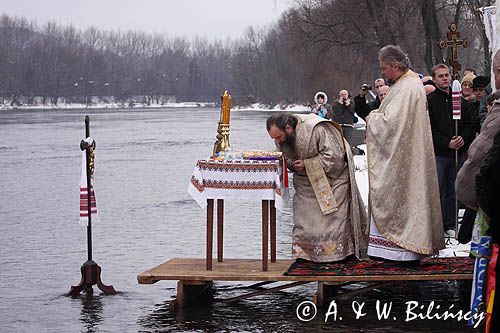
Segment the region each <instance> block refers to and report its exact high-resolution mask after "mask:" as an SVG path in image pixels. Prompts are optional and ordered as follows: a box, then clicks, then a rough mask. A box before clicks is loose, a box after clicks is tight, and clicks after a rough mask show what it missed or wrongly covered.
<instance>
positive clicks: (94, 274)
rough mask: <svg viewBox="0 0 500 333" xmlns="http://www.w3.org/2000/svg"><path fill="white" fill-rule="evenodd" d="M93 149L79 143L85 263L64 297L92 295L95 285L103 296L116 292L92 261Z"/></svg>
mask: <svg viewBox="0 0 500 333" xmlns="http://www.w3.org/2000/svg"><path fill="white" fill-rule="evenodd" d="M89 137H90V118H89V116H85V138H89ZM94 148H95V142H94V143H93V144H92V145H89V144H88V143H87V142H86V141H85V140H82V141H81V142H80V149H81V150H85V151H86V154H85V155H86V170H87V213H88V224H87V261H86V262H85V263H84V264H83V265H82V267H81V269H80V270H81V273H82V278H81V280H80V283H79V284H78V285H77V286H71V289H70V291H69V292H68V293H67V294H66V296H71V297H78V296H79V295H80V292H82V291H83V290H85V291H86V292H87V293H92V286H93V285H95V284H97V287H98V288H99V289H101V290H102V291H103V292H104V294H106V295H111V294H115V293H116V290H115V288H113V286H107V285H105V284H104V283H102V281H101V267H100V266H99V265H98V264H97V263H96V262H95V261H94V260H92V214H91V209H92V204H91V199H92V191H91V185H92V183H91V181H90V177H91V171H90V164H91V161H90V149H94Z"/></svg>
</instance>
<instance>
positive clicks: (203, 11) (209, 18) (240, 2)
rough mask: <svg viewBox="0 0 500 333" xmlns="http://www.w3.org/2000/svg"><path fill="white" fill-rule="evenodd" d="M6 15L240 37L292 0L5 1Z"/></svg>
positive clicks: (265, 22)
mask: <svg viewBox="0 0 500 333" xmlns="http://www.w3.org/2000/svg"><path fill="white" fill-rule="evenodd" d="M0 3H1V4H0V13H4V14H9V15H15V16H23V17H26V18H27V19H29V20H36V21H37V22H38V23H43V22H46V21H49V20H53V21H56V22H58V23H61V24H73V25H74V26H75V27H77V28H86V27H89V26H96V27H98V28H104V29H116V30H117V29H120V30H128V29H131V30H142V31H146V32H160V33H167V34H168V35H170V36H186V37H188V38H190V37H193V36H195V35H198V36H200V37H208V38H210V39H212V38H217V39H225V38H226V37H231V38H233V39H234V38H238V37H240V36H242V35H243V32H244V31H245V29H246V27H248V26H250V25H253V26H267V25H269V24H271V23H273V22H276V21H277V20H278V19H279V17H280V15H281V13H283V12H284V11H285V10H286V9H287V8H288V7H290V5H291V3H292V1H291V0H0Z"/></svg>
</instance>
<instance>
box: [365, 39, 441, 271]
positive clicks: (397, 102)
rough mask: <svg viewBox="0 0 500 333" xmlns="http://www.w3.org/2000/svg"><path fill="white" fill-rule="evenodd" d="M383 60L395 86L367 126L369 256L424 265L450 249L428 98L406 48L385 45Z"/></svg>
mask: <svg viewBox="0 0 500 333" xmlns="http://www.w3.org/2000/svg"><path fill="white" fill-rule="evenodd" d="M379 62H380V68H381V71H382V74H383V75H384V76H385V77H386V79H387V80H388V82H389V83H390V84H392V85H391V88H390V90H389V93H388V94H387V96H386V97H385V99H384V100H383V101H382V103H381V104H380V107H379V109H378V110H374V111H372V112H371V113H370V115H369V116H368V118H367V122H366V123H367V126H366V148H367V157H368V178H369V183H370V184H369V199H368V201H369V205H368V220H369V221H370V240H369V246H368V255H369V256H373V257H377V258H382V259H385V260H386V261H388V262H390V261H396V264H398V263H401V264H409V263H410V262H411V263H412V264H418V260H419V259H420V258H421V257H422V256H424V255H430V254H433V253H435V252H437V251H439V250H440V249H443V248H444V245H445V244H444V231H443V223H442V219H441V206H440V201H439V200H440V199H439V186H438V180H437V172H436V162H435V159H434V149H433V145H432V134H431V127H430V122H429V116H428V113H427V104H426V102H427V99H426V96H425V91H424V87H423V85H422V83H421V81H420V79H419V78H418V76H417V75H416V74H415V73H414V72H412V71H411V70H410V69H409V59H408V56H407V55H406V54H405V53H404V52H403V51H402V50H401V48H400V47H398V46H392V45H388V46H385V47H383V48H382V49H381V50H380V51H379ZM403 262H406V263H403ZM391 264H392V263H391Z"/></svg>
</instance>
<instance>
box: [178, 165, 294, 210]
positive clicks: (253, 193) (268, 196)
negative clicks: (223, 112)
mask: <svg viewBox="0 0 500 333" xmlns="http://www.w3.org/2000/svg"><path fill="white" fill-rule="evenodd" d="M188 192H189V194H190V195H191V196H192V197H193V198H194V199H195V200H196V202H197V203H198V204H199V205H200V207H206V205H207V199H224V200H235V201H238V200H241V199H245V200H274V206H275V207H276V209H278V210H283V206H284V204H285V203H286V202H287V201H288V198H289V191H288V173H287V170H286V166H285V162H284V160H283V159H276V160H236V159H235V160H212V159H204V160H199V161H198V162H197V163H196V167H195V168H194V171H193V175H192V176H191V181H190V183H189V187H188Z"/></svg>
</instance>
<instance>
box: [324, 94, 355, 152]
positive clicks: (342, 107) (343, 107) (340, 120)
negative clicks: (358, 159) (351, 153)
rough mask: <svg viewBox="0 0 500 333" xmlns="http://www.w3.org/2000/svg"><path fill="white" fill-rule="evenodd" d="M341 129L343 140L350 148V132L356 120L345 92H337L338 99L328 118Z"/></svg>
mask: <svg viewBox="0 0 500 333" xmlns="http://www.w3.org/2000/svg"><path fill="white" fill-rule="evenodd" d="M330 119H331V120H332V121H334V122H336V123H337V124H339V125H340V126H341V127H342V133H343V134H344V138H345V139H346V140H347V142H349V145H350V146H352V142H351V141H352V131H353V129H354V124H355V123H357V122H358V118H357V117H356V116H355V115H354V111H353V107H352V103H351V99H350V98H349V92H348V91H347V90H341V91H340V92H339V99H338V101H336V102H335V103H333V106H332V116H331V118H330Z"/></svg>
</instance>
